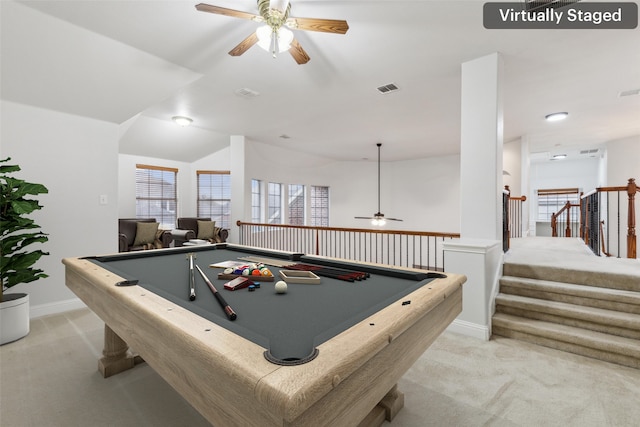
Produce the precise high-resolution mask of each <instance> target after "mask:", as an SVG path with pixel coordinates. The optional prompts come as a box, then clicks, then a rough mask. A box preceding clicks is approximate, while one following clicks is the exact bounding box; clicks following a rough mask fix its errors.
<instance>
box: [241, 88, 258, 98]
mask: <svg viewBox="0 0 640 427" xmlns="http://www.w3.org/2000/svg"><path fill="white" fill-rule="evenodd" d="M235 94H236V95H238V96H239V97H240V98H246V99H251V98H255V97H256V96H259V95H260V93H259V92H256V91H255V90H253V89H249V88H247V87H243V88H240V89H236V91H235Z"/></svg>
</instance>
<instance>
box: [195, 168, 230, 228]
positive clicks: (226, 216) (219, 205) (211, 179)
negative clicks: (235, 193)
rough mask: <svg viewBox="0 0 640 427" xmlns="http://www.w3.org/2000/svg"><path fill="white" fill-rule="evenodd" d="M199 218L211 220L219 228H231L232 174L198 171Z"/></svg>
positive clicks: (228, 172)
mask: <svg viewBox="0 0 640 427" xmlns="http://www.w3.org/2000/svg"><path fill="white" fill-rule="evenodd" d="M196 175H197V178H198V217H199V218H211V220H212V221H215V222H216V226H217V227H221V228H224V229H227V230H228V229H230V228H231V172H230V171H204V170H200V171H196Z"/></svg>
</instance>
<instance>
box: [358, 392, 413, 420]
mask: <svg viewBox="0 0 640 427" xmlns="http://www.w3.org/2000/svg"><path fill="white" fill-rule="evenodd" d="M403 407H404V393H402V392H401V391H398V384H396V385H394V386H393V388H392V389H391V390H389V392H388V393H387V394H386V395H385V396H384V397H383V398H382V400H381V401H380V402H378V404H377V405H376V407H375V408H373V409H372V410H371V412H370V413H369V414H368V415H367V416H366V417H365V419H364V420H362V422H361V423H360V424H358V427H374V426H375V427H379V426H381V425H382V424H384V421H385V420H387V421H389V422H391V420H393V418H394V417H395V416H396V415H397V414H398V412H400V409H402V408H403Z"/></svg>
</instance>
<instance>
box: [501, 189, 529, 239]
mask: <svg viewBox="0 0 640 427" xmlns="http://www.w3.org/2000/svg"><path fill="white" fill-rule="evenodd" d="M526 201H527V196H512V195H511V189H510V188H509V186H508V185H505V186H504V190H502V250H503V251H504V252H507V251H508V250H509V247H510V245H511V244H510V239H511V238H512V237H522V222H523V221H522V213H523V210H522V204H523V203H524V202H526Z"/></svg>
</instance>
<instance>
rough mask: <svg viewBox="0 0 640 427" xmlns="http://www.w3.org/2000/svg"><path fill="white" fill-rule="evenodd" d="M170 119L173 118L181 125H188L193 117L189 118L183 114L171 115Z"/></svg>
mask: <svg viewBox="0 0 640 427" xmlns="http://www.w3.org/2000/svg"><path fill="white" fill-rule="evenodd" d="M171 120H173V121H174V122H175V123H176V124H177V125H179V126H182V127H185V126H189V125H190V124H191V123H192V122H193V119H190V118H189V117H185V116H173V117H172V118H171Z"/></svg>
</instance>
